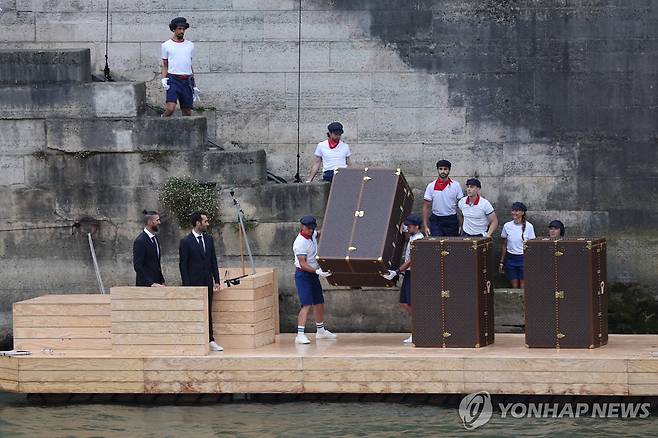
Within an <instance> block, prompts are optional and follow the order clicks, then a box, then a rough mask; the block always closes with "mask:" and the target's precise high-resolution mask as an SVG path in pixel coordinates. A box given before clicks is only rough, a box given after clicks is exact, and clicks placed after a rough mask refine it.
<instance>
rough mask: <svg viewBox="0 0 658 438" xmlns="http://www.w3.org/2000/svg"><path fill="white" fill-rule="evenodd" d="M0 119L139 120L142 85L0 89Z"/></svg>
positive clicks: (121, 83) (69, 85)
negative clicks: (106, 118)
mask: <svg viewBox="0 0 658 438" xmlns="http://www.w3.org/2000/svg"><path fill="white" fill-rule="evenodd" d="M0 100H1V101H2V105H0V118H2V119H39V118H70V117H72V118H89V117H138V116H140V115H142V114H143V113H144V106H145V103H146V86H145V84H144V83H143V82H89V83H84V84H38V85H19V86H9V85H0Z"/></svg>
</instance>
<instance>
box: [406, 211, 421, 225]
mask: <svg viewBox="0 0 658 438" xmlns="http://www.w3.org/2000/svg"><path fill="white" fill-rule="evenodd" d="M422 223H423V220H422V219H421V218H420V216H419V215H417V214H416V213H411V214H410V215H409V216H407V218H406V219H405V220H404V224H405V225H418V226H420V224H422Z"/></svg>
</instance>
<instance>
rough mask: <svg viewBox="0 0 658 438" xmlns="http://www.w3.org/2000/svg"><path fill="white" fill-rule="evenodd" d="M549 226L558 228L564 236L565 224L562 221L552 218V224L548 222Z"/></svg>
mask: <svg viewBox="0 0 658 438" xmlns="http://www.w3.org/2000/svg"><path fill="white" fill-rule="evenodd" d="M548 228H556V229H559V230H560V236H564V224H563V223H562V221H559V220H557V219H556V220H552V221H551V223H550V224H548Z"/></svg>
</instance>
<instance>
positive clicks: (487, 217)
mask: <svg viewBox="0 0 658 438" xmlns="http://www.w3.org/2000/svg"><path fill="white" fill-rule="evenodd" d="M481 188H482V184H481V183H480V180H478V179H476V178H470V179H469V180H467V181H466V196H465V197H463V198H461V199H460V200H459V204H458V206H459V210H460V211H461V214H462V216H463V218H464V222H463V225H462V232H461V235H462V236H464V237H491V236H493V233H494V232H495V231H496V228H498V217H497V216H496V212H495V211H494V208H493V206H492V205H491V202H489V201H487V200H486V199H484V198H483V197H482V196H480V189H481Z"/></svg>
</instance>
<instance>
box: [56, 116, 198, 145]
mask: <svg viewBox="0 0 658 438" xmlns="http://www.w3.org/2000/svg"><path fill="white" fill-rule="evenodd" d="M46 132H47V141H46V147H47V148H49V149H54V150H58V151H62V152H80V151H98V152H133V151H146V150H167V151H176V150H177V151H181V150H205V149H206V148H207V144H206V143H207V137H206V135H207V134H206V118H205V117H181V118H171V117H167V118H163V117H145V118H131V119H109V118H102V119H100V118H95V119H65V120H61V119H59V120H52V119H51V120H48V121H47V122H46Z"/></svg>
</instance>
